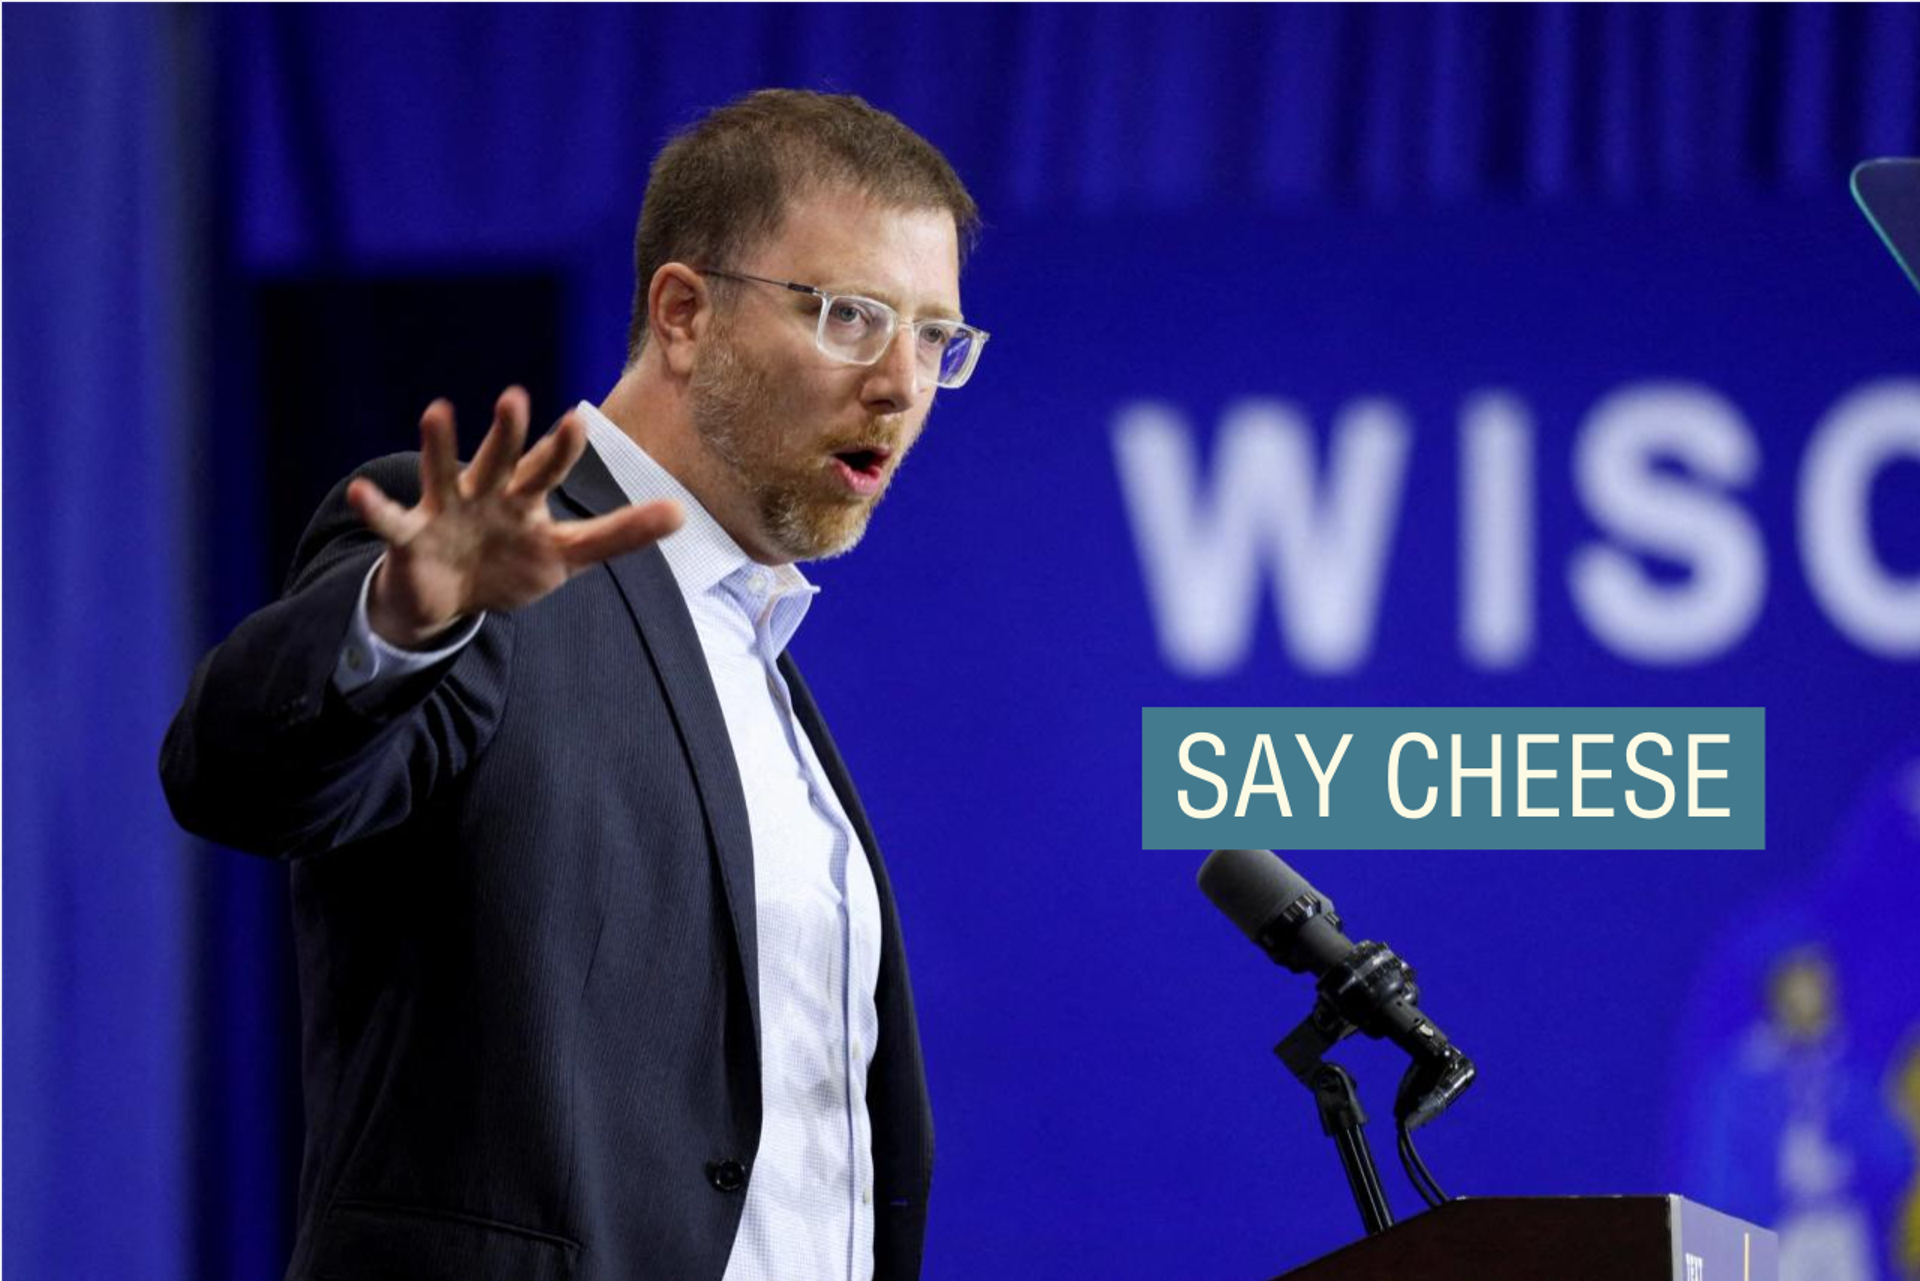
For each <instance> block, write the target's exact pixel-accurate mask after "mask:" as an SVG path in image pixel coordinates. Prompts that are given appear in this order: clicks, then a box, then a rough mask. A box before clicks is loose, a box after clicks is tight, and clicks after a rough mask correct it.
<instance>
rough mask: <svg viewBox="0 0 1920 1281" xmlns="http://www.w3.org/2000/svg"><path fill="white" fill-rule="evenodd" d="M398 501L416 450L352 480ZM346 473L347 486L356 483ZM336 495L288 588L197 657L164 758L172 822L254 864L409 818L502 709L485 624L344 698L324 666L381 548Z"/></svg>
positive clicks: (410, 487) (503, 662)
mask: <svg viewBox="0 0 1920 1281" xmlns="http://www.w3.org/2000/svg"><path fill="white" fill-rule="evenodd" d="M354 475H355V476H365V477H367V478H368V479H370V480H372V481H373V482H374V483H375V484H377V485H379V486H380V488H381V489H382V490H383V491H385V492H386V493H387V494H388V495H389V496H390V497H392V498H393V499H394V500H395V501H397V502H401V503H412V502H413V501H414V500H415V498H416V496H417V494H418V492H419V460H418V455H414V454H399V455H393V456H391V457H388V458H382V459H378V460H376V461H375V462H372V463H369V464H368V465H367V466H366V467H363V468H361V469H360V470H359V471H357V472H355V473H354ZM352 479H353V477H348V478H347V480H352ZM346 489H347V481H342V482H341V483H340V484H339V485H337V486H335V488H334V490H333V492H332V493H330V494H329V495H328V496H327V499H326V501H325V502H324V503H323V504H322V505H321V507H320V510H319V512H318V513H316V514H315V516H314V518H313V521H312V522H311V523H310V524H309V525H308V527H307V531H306V533H305V535H303V537H302V538H301V542H300V548H299V551H298V552H297V554H296V555H295V557H294V567H293V571H292V573H291V574H290V575H289V578H288V585H287V591H286V594H285V595H284V596H282V597H281V598H280V599H279V600H277V601H275V602H274V603H273V604H271V605H268V606H267V607H266V608H264V609H262V610H260V611H259V612H257V613H255V614H253V615H251V616H250V617H248V618H247V619H246V620H245V621H244V622H242V623H241V624H240V625H239V626H238V627H236V628H235V629H234V631H233V634H232V635H230V636H228V637H227V639H226V640H224V641H222V642H221V643H220V644H219V645H217V646H215V647H214V649H213V652H212V653H210V654H208V655H207V656H206V658H204V659H203V660H201V663H200V665H199V667H198V668H196V669H195V671H194V673H193V679H192V682H191V684H189V686H188V688H187V697H186V701H185V702H184V703H183V704H182V706H181V708H180V711H179V712H178V713H177V714H176V715H175V716H174V719H173V724H172V725H171V726H170V727H169V729H168V730H167V737H166V741H165V742H164V743H163V744H162V746H161V750H160V777H161V782H162V784H163V786H164V787H165V789H166V794H167V802H168V804H169V805H170V806H172V809H173V814H174V818H175V819H176V820H177V821H178V822H179V823H180V825H181V826H182V827H184V828H186V829H187V830H188V831H190V832H193V833H194V834H196V835H198V836H203V837H206V838H207V839H209V840H212V841H216V842H218V843H220V844H222V845H229V846H232V847H234V848H236V849H242V850H246V851H248V852H249V853H254V854H266V855H272V856H275V857H286V858H298V857H303V856H306V855H309V854H314V853H318V852H320V851H323V850H328V849H332V848H335V847H337V846H341V845H345V844H348V843H349V842H352V841H356V840H360V839H362V838H364V837H367V836H371V835H373V834H375V833H377V832H380V831H383V830H385V829H387V828H390V827H393V826H395V825H396V824H398V823H401V822H403V821H405V820H406V819H407V818H408V816H409V815H410V814H412V813H414V812H415V811H416V810H417V809H418V808H419V807H421V806H423V805H425V804H427V803H428V802H430V801H431V799H432V798H433V796H434V795H435V794H436V793H437V792H440V791H442V790H443V789H444V788H446V787H447V786H448V784H449V783H450V782H451V781H452V780H453V779H455V778H456V777H457V776H458V775H459V774H460V772H461V771H462V770H463V769H465V768H466V767H467V766H468V765H469V764H470V763H471V762H472V761H473V760H474V759H475V758H476V757H477V756H478V755H479V754H480V753H481V752H482V751H484V750H485V749H486V745H487V743H488V741H489V739H490V738H491V736H492V734H493V731H494V729H495V727H496V726H497V725H498V724H499V720H500V716H501V714H502V712H503V711H504V709H505V704H506V691H507V676H508V671H509V665H510V659H511V654H512V640H513V623H512V619H511V617H510V616H508V615H506V614H500V613H495V614H490V615H488V616H487V619H486V621H485V622H484V623H483V624H482V626H481V628H480V631H479V633H478V634H477V635H476V636H475V637H474V638H473V641H472V642H471V643H470V644H468V645H467V646H466V647H465V648H463V649H461V650H460V651H459V652H458V653H457V654H455V655H453V656H451V657H449V658H448V659H446V660H445V661H443V662H440V663H437V664H435V665H434V666H433V667H430V668H428V669H426V670H425V671H422V672H419V673H416V674H415V675H413V676H410V677H408V678H407V679H406V680H404V681H401V682H399V683H398V684H397V685H395V686H393V687H391V688H387V689H384V690H383V691H382V692H381V694H380V697H379V699H378V701H376V702H373V703H370V704H369V703H365V702H364V701H362V700H356V699H355V698H353V697H351V696H343V695H342V694H341V693H340V692H339V691H338V690H337V689H336V688H335V687H334V684H333V672H334V667H335V664H336V663H337V662H338V661H339V658H340V653H341V648H342V646H343V644H344V643H345V639H346V635H347V629H348V625H349V623H350V622H351V620H352V617H353V612H354V609H355V607H356V606H357V605H358V603H359V594H360V585H361V582H362V581H363V580H364V579H365V578H366V575H367V571H368V570H369V569H370V568H371V567H372V565H373V562H374V560H375V559H376V558H378V556H379V555H380V552H381V550H382V548H383V544H382V543H381V541H380V540H379V538H378V537H376V536H375V535H374V534H373V533H372V532H371V531H369V530H368V529H367V528H366V527H365V526H364V525H362V524H361V522H360V519H359V517H358V516H356V515H355V514H354V512H353V510H352V509H351V508H350V507H348V506H347V502H346Z"/></svg>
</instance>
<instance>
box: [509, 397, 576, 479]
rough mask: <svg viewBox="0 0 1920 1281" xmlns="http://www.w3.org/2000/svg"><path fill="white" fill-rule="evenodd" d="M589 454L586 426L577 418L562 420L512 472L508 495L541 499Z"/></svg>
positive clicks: (528, 452) (572, 415)
mask: <svg viewBox="0 0 1920 1281" xmlns="http://www.w3.org/2000/svg"><path fill="white" fill-rule="evenodd" d="M586 451H587V426H586V424H585V423H583V422H581V421H580V419H579V418H578V417H577V416H575V415H574V414H571V413H569V414H568V415H567V416H566V417H564V418H562V419H561V420H560V422H559V423H558V425H556V426H555V427H554V429H553V430H552V431H550V432H548V433H547V434H546V436H545V437H543V438H542V439H541V441H540V443H539V444H537V445H535V446H534V447H533V448H532V449H529V450H528V451H527V453H526V456H525V457H523V458H522V459H521V460H520V463H519V466H517V467H515V468H514V469H513V479H512V481H510V482H509V483H508V485H507V493H509V494H511V495H513V496H515V497H518V498H531V499H538V498H543V497H545V496H546V494H547V491H549V490H551V489H552V488H553V487H554V486H555V485H558V484H559V483H560V482H561V481H563V480H565V479H566V478H567V473H568V472H570V471H572V470H573V465H574V464H575V463H577V462H579V461H580V455H581V454H584V453H585V452H586Z"/></svg>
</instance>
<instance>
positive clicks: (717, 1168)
mask: <svg viewBox="0 0 1920 1281" xmlns="http://www.w3.org/2000/svg"><path fill="white" fill-rule="evenodd" d="M707 1182H708V1183H711V1184H712V1185H713V1190H714V1191H716V1192H738V1191H739V1190H740V1189H741V1188H744V1187H746V1186H747V1167H746V1166H744V1165H742V1164H741V1163H740V1162H738V1161H735V1160H734V1159H733V1158H731V1157H729V1158H727V1159H726V1160H724V1161H709V1162H707Z"/></svg>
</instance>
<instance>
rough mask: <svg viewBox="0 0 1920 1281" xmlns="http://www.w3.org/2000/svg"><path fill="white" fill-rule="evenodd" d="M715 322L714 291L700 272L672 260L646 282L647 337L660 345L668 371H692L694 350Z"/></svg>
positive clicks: (679, 373) (681, 375)
mask: <svg viewBox="0 0 1920 1281" xmlns="http://www.w3.org/2000/svg"><path fill="white" fill-rule="evenodd" d="M712 321H713V294H712V293H711V292H710V291H709V290H708V288H707V282H706V281H705V280H703V279H702V278H701V276H700V273H699V272H697V271H695V270H694V269H693V268H691V267H689V266H687V265H686V264H685V263H678V262H669V263H664V264H662V265H661V267H660V269H659V270H658V271H656V272H654V273H653V279H652V281H650V282H649V283H648V285H647V334H648V339H647V340H648V341H649V342H651V343H657V344H658V345H659V347H660V354H661V356H662V357H664V358H665V359H666V362H667V368H668V370H670V371H671V372H673V373H674V374H676V375H678V376H680V377H682V378H685V377H687V376H689V375H690V374H692V372H693V356H694V352H695V351H696V350H697V349H698V348H699V345H700V340H701V339H702V338H704V337H705V336H706V333H707V326H708V325H709V324H711V323H712Z"/></svg>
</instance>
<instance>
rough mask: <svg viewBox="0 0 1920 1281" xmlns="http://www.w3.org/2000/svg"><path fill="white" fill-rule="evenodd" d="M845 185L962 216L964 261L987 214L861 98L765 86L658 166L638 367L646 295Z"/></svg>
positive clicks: (639, 301)
mask: <svg viewBox="0 0 1920 1281" xmlns="http://www.w3.org/2000/svg"><path fill="white" fill-rule="evenodd" d="M833 185H845V186H849V187H853V188H855V189H856V190H859V191H861V192H864V193H865V194H866V195H867V196H869V197H871V198H872V199H874V200H877V201H879V202H880V203H882V204H885V205H891V206H897V207H899V208H902V209H944V210H946V211H947V212H948V213H951V214H952V215H953V225H954V231H955V233H956V234H957V235H958V237H959V241H960V252H961V255H962V257H963V258H964V257H965V255H966V252H967V250H968V249H969V248H970V247H971V245H972V242H973V238H974V236H975V235H976V234H977V233H978V232H979V228H980V211H979V209H978V207H977V206H975V204H974V203H973V197H972V196H970V195H968V194H967V189H966V187H965V185H964V184H962V183H961V181H960V178H959V175H957V174H955V173H954V171H953V166H952V165H950V164H948V163H947V159H946V157H945V156H942V155H941V154H940V153H939V151H938V150H936V149H935V148H934V146H933V144H932V143H930V142H928V141H927V140H926V139H925V138H922V137H921V136H920V135H919V134H917V133H915V132H914V131H913V130H912V129H909V128H908V127H907V126H906V125H904V124H902V123H901V122H900V121H899V120H898V119H897V118H896V117H894V116H892V115H889V114H888V113H886V112H884V111H881V110H880V109H879V108H877V107H874V106H871V105H869V104H868V103H866V102H865V101H863V100H862V99H859V98H856V97H853V96H852V95H850V94H824V93H811V92H808V91H806V90H801V89H760V90H757V91H755V92H753V93H750V94H747V95H746V96H745V97H743V98H737V99H735V100H734V101H732V102H730V103H728V104H727V105H726V106H724V107H719V108H717V109H715V110H714V111H712V112H709V113H708V114H707V115H705V116H703V117H701V118H700V119H699V120H697V121H695V122H694V123H693V124H692V125H690V126H688V127H687V128H685V129H683V130H681V131H680V132H679V133H678V134H675V135H674V137H673V138H672V140H670V141H669V142H668V143H667V145H666V146H665V147H663V148H662V149H661V151H660V154H659V155H658V156H657V157H655V159H654V162H653V171H652V173H651V174H649V175H648V178H647V194H646V198H645V200H644V201H643V202H642V204H641V206H640V225H639V227H638V228H637V229H636V230H635V231H634V236H633V274H634V289H633V319H632V321H631V322H630V323H629V325H628V327H627V363H628V364H629V365H631V364H632V363H633V362H634V361H636V360H638V359H639V358H640V350H641V348H642V347H644V346H645V345H646V341H647V291H648V289H649V288H650V287H651V286H652V283H653V274H654V273H655V272H656V271H658V270H659V269H660V268H661V267H662V266H663V265H664V264H666V263H669V262H687V263H693V264H696V265H700V266H716V267H717V266H720V265H722V264H725V263H727V262H729V261H730V260H731V259H733V258H734V257H735V256H737V255H738V254H740V253H741V252H742V251H744V250H745V249H747V248H748V247H750V246H752V245H755V244H758V243H760V242H762V241H763V240H765V239H767V238H769V237H772V236H775V235H778V234H779V231H780V227H781V224H782V222H783V221H784V219H785V217H786V211H787V205H788V203H789V202H790V201H791V200H792V199H793V198H794V197H795V196H797V195H800V194H802V193H803V192H806V191H809V190H812V189H814V188H817V187H822V186H833Z"/></svg>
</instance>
